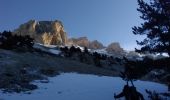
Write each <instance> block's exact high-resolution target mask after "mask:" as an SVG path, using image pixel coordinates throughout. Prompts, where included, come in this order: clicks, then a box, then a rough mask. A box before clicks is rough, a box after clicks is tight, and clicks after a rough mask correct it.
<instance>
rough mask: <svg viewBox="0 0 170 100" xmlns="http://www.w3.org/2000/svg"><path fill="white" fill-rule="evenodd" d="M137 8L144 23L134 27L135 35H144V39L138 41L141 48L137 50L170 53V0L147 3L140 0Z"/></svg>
mask: <svg viewBox="0 0 170 100" xmlns="http://www.w3.org/2000/svg"><path fill="white" fill-rule="evenodd" d="M138 5H139V8H138V9H137V10H138V11H139V12H140V13H141V14H142V15H141V16H140V18H141V19H143V20H144V23H142V24H141V26H138V27H137V26H134V27H133V28H132V30H133V33H134V34H135V35H144V36H146V38H145V39H144V40H143V41H137V44H138V45H140V46H141V49H136V51H137V52H150V53H168V55H170V2H169V0H150V3H146V2H144V1H143V0H138Z"/></svg>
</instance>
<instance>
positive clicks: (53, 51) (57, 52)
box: [49, 49, 61, 55]
mask: <svg viewBox="0 0 170 100" xmlns="http://www.w3.org/2000/svg"><path fill="white" fill-rule="evenodd" d="M49 52H50V53H52V54H56V55H58V54H60V53H61V51H60V50H55V49H49Z"/></svg>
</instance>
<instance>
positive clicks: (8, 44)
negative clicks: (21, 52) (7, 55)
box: [0, 31, 34, 49]
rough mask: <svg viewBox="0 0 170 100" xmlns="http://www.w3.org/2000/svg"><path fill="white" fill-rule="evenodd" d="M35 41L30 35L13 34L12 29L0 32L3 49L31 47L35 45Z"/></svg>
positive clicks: (0, 46)
mask: <svg viewBox="0 0 170 100" xmlns="http://www.w3.org/2000/svg"><path fill="white" fill-rule="evenodd" d="M33 41H34V39H33V38H31V37H30V36H29V35H26V36H21V35H20V36H18V35H12V32H10V31H4V32H3V33H0V48H2V49H17V48H25V49H31V48H32V47H33V45H34V42H33Z"/></svg>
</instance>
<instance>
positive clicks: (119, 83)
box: [0, 73, 167, 100]
mask: <svg viewBox="0 0 170 100" xmlns="http://www.w3.org/2000/svg"><path fill="white" fill-rule="evenodd" d="M49 80H50V82H49V83H40V82H35V84H37V85H38V86H39V89H37V90H35V91H32V93H31V94H16V93H14V94H3V93H1V92H0V100H1V99H2V100H114V97H113V96H114V93H120V92H121V91H122V88H123V86H124V85H125V84H126V82H125V81H123V80H122V79H121V78H118V77H107V76H95V75H83V74H76V73H63V74H61V75H59V76H56V77H51V78H49ZM134 84H135V86H136V87H137V90H138V91H140V92H141V93H142V94H143V95H144V97H145V98H146V100H148V98H147V94H146V93H145V89H149V90H156V91H157V92H166V91H167V86H165V85H163V84H158V83H153V82H145V81H135V82H134ZM119 100H123V99H119Z"/></svg>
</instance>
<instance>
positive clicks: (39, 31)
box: [14, 20, 67, 45]
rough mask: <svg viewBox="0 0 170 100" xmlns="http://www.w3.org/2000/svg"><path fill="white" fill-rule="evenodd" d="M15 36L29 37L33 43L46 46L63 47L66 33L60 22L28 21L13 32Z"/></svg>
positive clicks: (65, 41)
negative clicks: (32, 39)
mask: <svg viewBox="0 0 170 100" xmlns="http://www.w3.org/2000/svg"><path fill="white" fill-rule="evenodd" d="M14 34H17V35H22V36H23V35H30V36H31V37H32V38H34V39H35V42H38V43H43V44H46V45H65V44H66V43H67V33H66V32H65V31H64V26H63V24H62V22H61V21H59V20H55V21H36V20H30V21H28V22H27V23H24V24H22V25H20V26H19V28H18V29H16V30H14Z"/></svg>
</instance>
